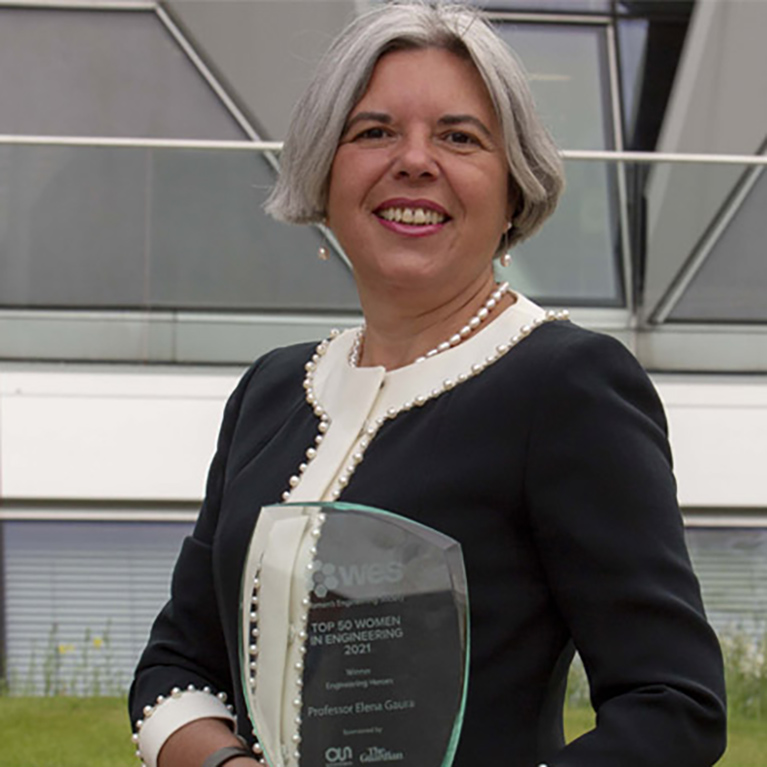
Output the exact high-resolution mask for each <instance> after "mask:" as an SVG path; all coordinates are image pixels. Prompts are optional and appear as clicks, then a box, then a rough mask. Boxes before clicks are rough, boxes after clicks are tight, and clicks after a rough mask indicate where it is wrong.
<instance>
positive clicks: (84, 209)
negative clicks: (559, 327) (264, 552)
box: [0, 0, 767, 692]
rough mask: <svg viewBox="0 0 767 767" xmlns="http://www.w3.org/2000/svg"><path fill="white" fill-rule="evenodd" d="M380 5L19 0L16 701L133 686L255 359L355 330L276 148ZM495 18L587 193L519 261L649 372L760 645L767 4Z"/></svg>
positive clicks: (515, 12)
mask: <svg viewBox="0 0 767 767" xmlns="http://www.w3.org/2000/svg"><path fill="white" fill-rule="evenodd" d="M374 4H375V2H374V0H368V1H365V0H357V1H356V2H355V1H354V0H168V2H153V1H148V2H144V1H138V0H136V1H135V2H134V1H132V0H112V1H107V0H92V1H91V0H71V1H70V0H56V1H55V2H54V1H53V0H51V1H50V2H44V0H16V2H2V0H0V134H1V135H0V658H2V659H3V660H2V664H3V669H2V673H3V675H4V676H5V678H6V680H7V681H8V682H9V683H10V685H11V687H12V689H16V690H19V691H27V692H29V691H44V690H45V689H46V687H47V688H48V689H50V686H51V684H53V682H54V681H55V683H56V684H58V685H59V686H64V687H66V686H67V684H68V685H69V688H70V689H74V688H75V687H76V683H75V677H76V669H77V664H82V663H86V664H88V663H90V664H91V668H92V669H93V668H99V669H102V671H99V673H101V674H102V676H101V677H99V679H100V681H98V679H97V683H98V684H99V685H100V687H99V689H103V690H104V691H107V692H108V691H115V690H117V689H122V688H124V686H125V685H126V684H127V682H128V680H129V676H130V670H131V668H132V666H133V664H134V663H135V660H136V658H137V654H138V652H139V651H140V649H141V647H142V645H143V643H144V641H145V639H146V634H147V631H148V628H149V622H150V621H151V619H152V617H153V616H154V614H155V613H156V611H157V609H158V608H159V606H160V605H161V604H162V602H163V601H164V599H165V597H166V594H167V589H168V581H169V576H170V569H171V566H172V563H173V560H174V558H175V555H176V552H177V550H178V548H179V545H180V542H181V539H182V537H183V536H184V535H186V534H187V533H188V532H189V531H190V529H191V526H192V524H193V521H194V518H195V515H196V511H197V509H198V506H199V502H200V499H201V496H202V492H203V486H204V480H205V474H206V469H207V464H208V462H209V460H210V457H211V454H212V451H213V448H214V444H215V438H216V431H217V427H218V422H219V419H220V416H221V412H222V408H223V404H224V401H225V398H226V396H227V394H228V392H229V391H230V390H231V389H232V388H233V386H234V384H235V383H236V381H237V378H238V376H239V375H240V373H241V372H242V370H243V369H244V367H245V366H246V365H247V364H249V363H250V362H251V361H252V360H253V359H255V358H256V357H257V356H258V355H260V354H262V353H263V352H264V351H266V350H268V349H270V348H272V347H274V346H277V345H283V344H287V343H292V342H296V341H302V340H311V339H318V338H320V337H322V336H324V335H326V334H327V332H328V331H329V329H330V328H331V327H334V326H337V327H345V326H350V325H353V324H356V323H357V322H358V320H359V312H358V303H357V297H356V294H355V291H354V285H353V281H352V279H351V275H350V272H349V268H348V264H347V263H346V261H345V258H344V257H343V255H342V254H341V253H339V252H338V251H335V252H334V253H333V255H332V257H331V260H330V261H329V262H327V263H322V262H320V261H318V260H317V258H316V252H317V247H318V245H319V244H320V242H321V237H322V235H321V233H320V232H319V231H318V230H316V229H314V228H307V227H303V228H299V227H291V226H286V225H282V224H278V223H275V222H273V221H271V220H270V219H268V218H267V217H266V216H265V215H264V214H263V212H262V210H261V205H262V203H263V201H264V199H265V196H266V194H267V193H268V190H269V188H270V186H271V185H272V183H273V181H274V178H275V167H276V163H277V162H278V157H279V155H278V154H276V153H272V152H268V151H263V148H259V147H261V142H264V141H267V142H272V141H280V140H281V139H282V137H283V136H284V133H285V129H286V125H287V122H288V119H289V115H290V111H291V108H292V105H293V104H294V102H295V100H296V98H297V97H298V95H299V94H300V93H301V91H302V89H303V88H304V86H305V85H306V83H307V81H308V78H309V76H310V75H311V73H312V70H313V67H314V64H315V62H316V61H317V59H318V57H319V56H320V55H321V53H322V52H323V51H324V49H325V48H326V46H327V45H328V43H329V41H330V40H331V38H332V37H333V36H334V35H335V33H336V32H337V31H338V30H339V29H340V28H341V27H342V26H343V25H344V23H345V22H347V21H348V20H350V19H351V18H352V17H353V16H354V15H355V14H357V13H360V12H362V11H364V10H365V9H367V8H368V7H371V6H372V5H374ZM478 4H480V5H482V6H483V7H484V8H485V10H486V13H487V14H488V16H489V17H490V18H491V19H492V21H493V23H495V24H496V25H497V27H498V29H499V31H500V33H501V34H502V35H503V37H504V38H505V39H506V40H508V42H509V43H510V44H511V46H512V47H513V48H514V49H515V50H516V51H517V53H518V54H519V56H520V57H521V59H522V60H523V61H524V63H525V65H526V67H527V69H528V71H529V73H530V78H531V82H532V87H533V90H534V93H535V95H536V98H537V101H538V104H539V106H540V109H541V111H542V112H543V114H544V116H545V118H546V120H547V122H548V123H549V125H550V126H551V128H552V131H553V133H554V134H555V136H556V138H557V140H558V142H559V144H560V146H561V147H562V148H563V149H564V150H565V151H566V156H567V158H568V159H567V164H566V167H567V175H568V190H567V192H566V194H565V197H564V199H563V201H562V203H561V207H560V209H559V210H558V212H557V214H556V215H555V217H554V218H553V219H552V221H551V223H549V224H548V225H547V227H546V228H545V229H544V231H543V232H542V233H541V234H540V235H539V236H538V237H536V238H535V239H534V240H533V241H532V242H530V243H528V244H525V245H524V246H522V247H520V248H519V249H518V250H517V251H516V252H515V253H514V261H513V263H512V265H511V266H510V267H509V268H508V269H504V270H502V271H503V274H502V276H503V277H504V278H506V279H509V280H510V282H511V284H512V285H513V286H515V287H517V288H518V289H520V290H522V291H523V292H525V293H526V294H528V295H529V296H530V297H532V298H534V299H535V300H537V301H538V302H539V303H542V304H543V305H545V306H547V307H549V306H550V307H563V306H564V307H568V308H570V309H571V311H572V314H573V316H574V318H575V320H576V321H578V322H580V323H582V324H584V325H586V326H588V327H591V328H594V329H598V330H601V331H603V332H606V333H610V334H612V335H614V336H616V337H617V338H619V339H620V340H621V341H623V342H624V343H625V344H626V345H627V346H628V347H629V348H630V349H632V350H633V351H634V353H635V354H636V355H637V356H638V358H639V359H640V361H641V362H642V363H643V364H644V365H645V366H646V367H647V368H648V369H649V370H650V372H651V375H652V377H653V379H654V381H655V383H656V385H657V386H658V389H659V391H660V393H661V396H662V398H663V400H664V402H665V405H666V408H667V411H668V416H669V422H670V429H671V440H672V446H673V448H674V453H675V460H676V470H677V474H678V482H679V497H680V502H681V504H682V507H683V511H684V514H685V519H686V525H687V532H688V540H689V543H690V547H691V551H692V555H693V558H694V560H695V564H696V566H697V568H698V571H699V574H700V577H701V580H702V583H703V587H704V595H705V599H706V603H707V608H708V610H709V614H710V617H711V619H712V620H713V622H714V624H715V626H716V627H717V629H718V630H720V631H721V632H726V631H740V632H744V633H746V634H750V635H753V636H756V635H758V634H761V633H763V632H764V631H765V629H767V482H766V481H765V472H766V468H765V467H766V466H767V436H765V435H767V300H765V291H767V176H765V175H764V173H763V171H764V153H765V148H766V147H767V77H765V73H767V47H765V46H764V44H763V42H764V40H763V38H764V30H765V29H767V0H694V1H693V0H508V1H505V0H496V1H495V2H487V3H478ZM268 146H269V145H267V147H268ZM626 151H642V152H652V153H655V154H654V161H653V162H646V161H644V159H645V158H642V161H641V162H639V161H637V158H636V157H634V156H632V155H626V154H625V152H626ZM669 153H670V154H671V155H672V156H671V157H668V154H669ZM679 153H682V154H685V155H688V157H686V158H679V157H675V156H674V155H677V154H679ZM690 154H694V155H700V157H696V158H694V159H695V162H688V161H685V162H681V161H680V160H681V159H686V160H689V159H690V157H689V155H690ZM717 155H728V156H731V155H744V156H751V157H753V158H755V159H753V160H752V161H751V162H749V161H747V159H745V158H741V159H740V160H738V161H734V162H733V161H725V158H721V157H719V158H717V157H716V156H717ZM760 155H761V156H762V158H761V160H759V159H758V157H757V156H760ZM760 162H761V164H759V163H760ZM256 511H257V509H255V508H254V514H255V512H256ZM88 653H90V655H89V656H88ZM86 656H87V657H86ZM99 664H102V665H101V666H99ZM54 677H55V679H54ZM68 679H69V680H70V681H69V682H67V680H68ZM52 680H53V681H52ZM91 689H92V687H91Z"/></svg>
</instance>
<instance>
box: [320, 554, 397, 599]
mask: <svg viewBox="0 0 767 767" xmlns="http://www.w3.org/2000/svg"><path fill="white" fill-rule="evenodd" d="M404 575H405V566H404V565H403V564H402V562H397V561H395V560H391V561H389V562H361V563H359V564H351V565H335V564H333V563H332V562H321V561H320V560H319V559H315V560H314V562H313V563H312V569H311V575H310V580H309V590H310V591H311V592H312V593H313V594H314V595H315V596H317V597H319V598H320V599H322V598H323V597H326V596H327V595H328V592H330V591H333V590H334V589H337V588H338V587H339V586H346V587H349V586H379V585H380V584H382V583H399V582H400V581H401V580H402V578H403V577H404Z"/></svg>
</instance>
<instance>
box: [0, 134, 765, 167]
mask: <svg viewBox="0 0 767 767" xmlns="http://www.w3.org/2000/svg"><path fill="white" fill-rule="evenodd" d="M3 145H11V146H12V145H18V146H82V147H89V146H91V147H116V148H137V149H201V150H204V149H227V150H230V151H248V152H280V151H282V142H281V141H212V140H211V141H197V140H189V139H170V138H135V137H130V136H115V137H106V136H22V135H9V134H5V135H0V146H3ZM560 155H561V156H562V159H564V160H578V161H586V162H622V163H629V162H631V163H666V162H667V163H699V164H705V165H767V154H762V155H751V154H703V153H695V154H693V153H688V152H626V151H619V150H610V149H604V150H602V149H563V150H561V151H560Z"/></svg>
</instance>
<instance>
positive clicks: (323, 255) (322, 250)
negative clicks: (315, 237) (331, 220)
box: [317, 218, 330, 261]
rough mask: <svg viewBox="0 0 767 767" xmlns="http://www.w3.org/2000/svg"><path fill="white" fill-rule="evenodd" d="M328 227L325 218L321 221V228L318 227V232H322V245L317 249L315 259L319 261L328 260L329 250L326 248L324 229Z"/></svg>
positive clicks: (326, 240)
mask: <svg viewBox="0 0 767 767" xmlns="http://www.w3.org/2000/svg"><path fill="white" fill-rule="evenodd" d="M327 225H328V220H327V219H326V218H323V219H322V226H321V227H320V231H321V232H322V244H321V245H320V247H319V248H317V258H319V259H320V261H327V260H328V259H329V258H330V249H329V248H328V237H327V234H326V232H325V227H326V226H327Z"/></svg>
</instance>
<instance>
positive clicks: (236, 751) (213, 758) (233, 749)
mask: <svg viewBox="0 0 767 767" xmlns="http://www.w3.org/2000/svg"><path fill="white" fill-rule="evenodd" d="M236 756H247V757H249V758H250V759H253V761H255V757H254V756H253V754H251V753H250V751H249V750H248V749H247V748H245V746H224V748H219V749H218V751H214V752H213V753H212V754H211V755H210V756H209V757H208V758H207V759H206V760H205V761H204V762H203V763H202V767H221V765H222V764H226V762H228V761H229V760H230V759H234V758H235V757H236Z"/></svg>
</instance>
